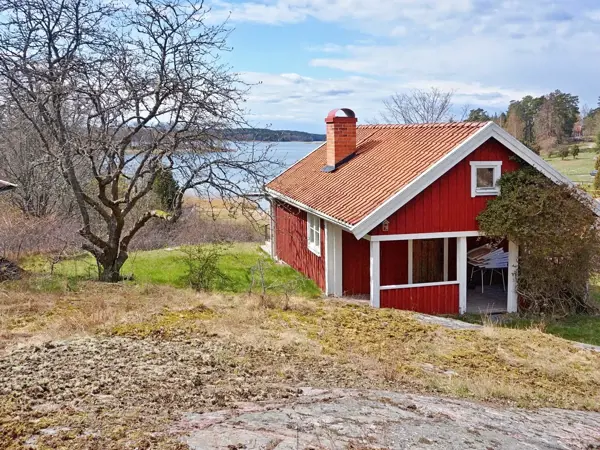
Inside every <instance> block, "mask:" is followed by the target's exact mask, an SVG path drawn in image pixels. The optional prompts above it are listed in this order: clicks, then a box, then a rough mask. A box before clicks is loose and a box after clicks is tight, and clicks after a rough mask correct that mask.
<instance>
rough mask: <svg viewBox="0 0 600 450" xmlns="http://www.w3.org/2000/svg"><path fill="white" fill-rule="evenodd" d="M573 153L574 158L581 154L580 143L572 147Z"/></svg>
mask: <svg viewBox="0 0 600 450" xmlns="http://www.w3.org/2000/svg"><path fill="white" fill-rule="evenodd" d="M571 155H573V159H576V158H577V155H579V145H577V144H575V145H574V146H573V147H571Z"/></svg>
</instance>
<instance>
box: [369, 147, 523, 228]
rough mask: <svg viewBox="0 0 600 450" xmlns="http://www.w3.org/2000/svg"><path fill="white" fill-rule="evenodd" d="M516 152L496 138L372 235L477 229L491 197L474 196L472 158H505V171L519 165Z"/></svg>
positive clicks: (390, 218) (482, 159) (472, 154)
mask: <svg viewBox="0 0 600 450" xmlns="http://www.w3.org/2000/svg"><path fill="white" fill-rule="evenodd" d="M512 156H513V153H512V152H511V151H510V150H508V149H507V148H506V147H504V146H503V145H502V144H500V143H499V142H498V141H496V140H495V139H490V140H489V141H487V142H486V143H484V144H483V145H482V146H481V147H479V148H478V149H477V150H475V151H474V152H473V153H471V154H470V155H469V156H467V157H466V158H465V159H464V160H462V161H461V162H459V163H458V164H457V165H456V166H454V167H453V168H452V169H451V170H450V171H448V172H447V173H446V174H445V175H442V177H440V178H439V179H438V180H437V181H435V182H434V183H433V184H432V185H431V186H429V187H428V188H426V189H425V190H424V191H423V192H421V193H420V194H419V195H417V196H416V197H415V198H413V199H412V200H411V201H410V202H408V203H407V204H406V205H405V206H403V207H402V208H400V209H399V210H398V211H396V212H395V213H394V214H392V215H391V216H390V217H389V219H388V220H389V221H390V224H389V230H388V231H387V232H385V231H382V229H381V226H378V227H377V228H375V229H374V230H372V231H371V233H370V234H374V235H376V234H406V233H436V232H446V231H473V230H478V229H479V226H478V224H477V219H476V218H477V215H478V214H479V213H480V212H481V211H482V210H483V209H484V208H485V206H486V204H487V202H488V201H489V200H491V199H492V198H493V197H492V196H481V197H471V165H470V162H471V161H502V173H505V172H508V171H513V170H516V169H518V168H519V164H518V163H517V161H514V160H513V159H512V158H511V157H512Z"/></svg>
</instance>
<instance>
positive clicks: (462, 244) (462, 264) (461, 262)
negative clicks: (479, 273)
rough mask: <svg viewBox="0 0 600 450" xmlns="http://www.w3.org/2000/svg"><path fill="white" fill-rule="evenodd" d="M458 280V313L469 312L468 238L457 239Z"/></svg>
mask: <svg viewBox="0 0 600 450" xmlns="http://www.w3.org/2000/svg"><path fill="white" fill-rule="evenodd" d="M456 271H457V272H458V273H457V274H456V279H457V280H458V313H459V314H464V313H466V312H467V238H466V237H457V238H456Z"/></svg>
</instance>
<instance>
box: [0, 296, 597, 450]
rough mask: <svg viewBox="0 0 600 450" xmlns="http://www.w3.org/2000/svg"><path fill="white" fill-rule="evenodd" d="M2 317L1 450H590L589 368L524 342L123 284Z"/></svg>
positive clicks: (360, 310)
mask: <svg viewBox="0 0 600 450" xmlns="http://www.w3.org/2000/svg"><path fill="white" fill-rule="evenodd" d="M109 289H112V291H109V292H108V293H107V292H104V291H108V290H109ZM0 294H1V292H0ZM3 301H4V309H3V311H4V313H2V311H0V344H1V343H2V342H5V344H6V345H5V346H4V347H2V345H0V449H11V450H12V449H25V448H27V449H39V450H46V449H49V448H51V449H98V450H116V449H119V450H120V449H148V448H152V449H187V448H192V449H221V448H222V449H227V450H229V449H231V450H240V449H242V448H247V449H251V448H256V449H258V448H264V449H275V448H278V449H286V448H287V449H290V448H294V449H309V448H311V449H316V448H327V449H330V448H332V449H333V448H334V449H354V450H356V449H361V450H368V449H375V448H485V449H487V448H552V449H558V448H589V449H592V448H600V426H598V423H600V415H599V413H598V412H600V389H599V388H598V386H600V353H598V352H595V351H590V350H589V349H581V348H576V347H575V346H574V345H573V343H571V342H569V341H565V340H563V339H559V338H557V337H554V336H550V335H546V334H544V333H541V332H540V331H536V330H523V331H522V330H511V329H504V328H494V327H483V328H482V327H478V326H473V325H468V324H467V325H465V324H461V323H457V322H456V321H449V320H447V319H444V320H442V319H434V318H427V317H425V318H423V317H421V316H418V315H417V316H415V315H413V314H411V313H407V312H402V311H393V310H374V309H371V308H368V307H363V306H360V305H348V304H344V303H341V302H337V303H336V302H321V301H316V300H308V299H302V298H293V299H291V300H290V299H287V298H269V297H256V296H231V297H223V296H216V295H208V294H206V295H198V294H196V293H193V292H189V291H186V290H175V289H171V288H157V287H150V288H143V287H137V286H127V285H123V286H113V287H104V286H103V287H102V289H99V288H97V287H96V286H87V287H85V289H83V288H82V289H81V290H80V291H77V292H75V291H74V292H71V291H68V292H65V293H60V294H52V295H50V294H35V293H32V292H30V291H29V290H22V291H21V290H19V291H7V292H6V293H5V295H4V297H3ZM34 301H35V302H37V303H33V302H34ZM440 320H442V322H440ZM423 322H424V323H423ZM25 334H26V335H27V336H28V337H26V338H21V337H20V336H22V335H25ZM3 339H4V341H3ZM307 386H308V387H307ZM457 398H460V399H464V400H456V399H457ZM517 406H520V407H525V408H529V409H517V408H516V407H517ZM550 407H553V408H565V409H548V408H550ZM536 408H537V409H536ZM540 408H541V409H540ZM588 411H596V412H588Z"/></svg>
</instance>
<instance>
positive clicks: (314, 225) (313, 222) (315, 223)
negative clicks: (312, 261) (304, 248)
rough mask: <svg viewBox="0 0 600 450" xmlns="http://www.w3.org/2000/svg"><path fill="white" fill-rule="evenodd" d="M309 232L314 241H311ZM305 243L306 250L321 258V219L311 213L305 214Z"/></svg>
mask: <svg viewBox="0 0 600 450" xmlns="http://www.w3.org/2000/svg"><path fill="white" fill-rule="evenodd" d="M311 230H312V231H313V236H314V237H316V239H313V240H312V241H311V239H310V235H311ZM306 242H307V244H308V249H309V250H310V251H311V252H313V253H314V254H315V255H317V256H321V218H320V217H318V216H315V215H314V214H311V213H306Z"/></svg>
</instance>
